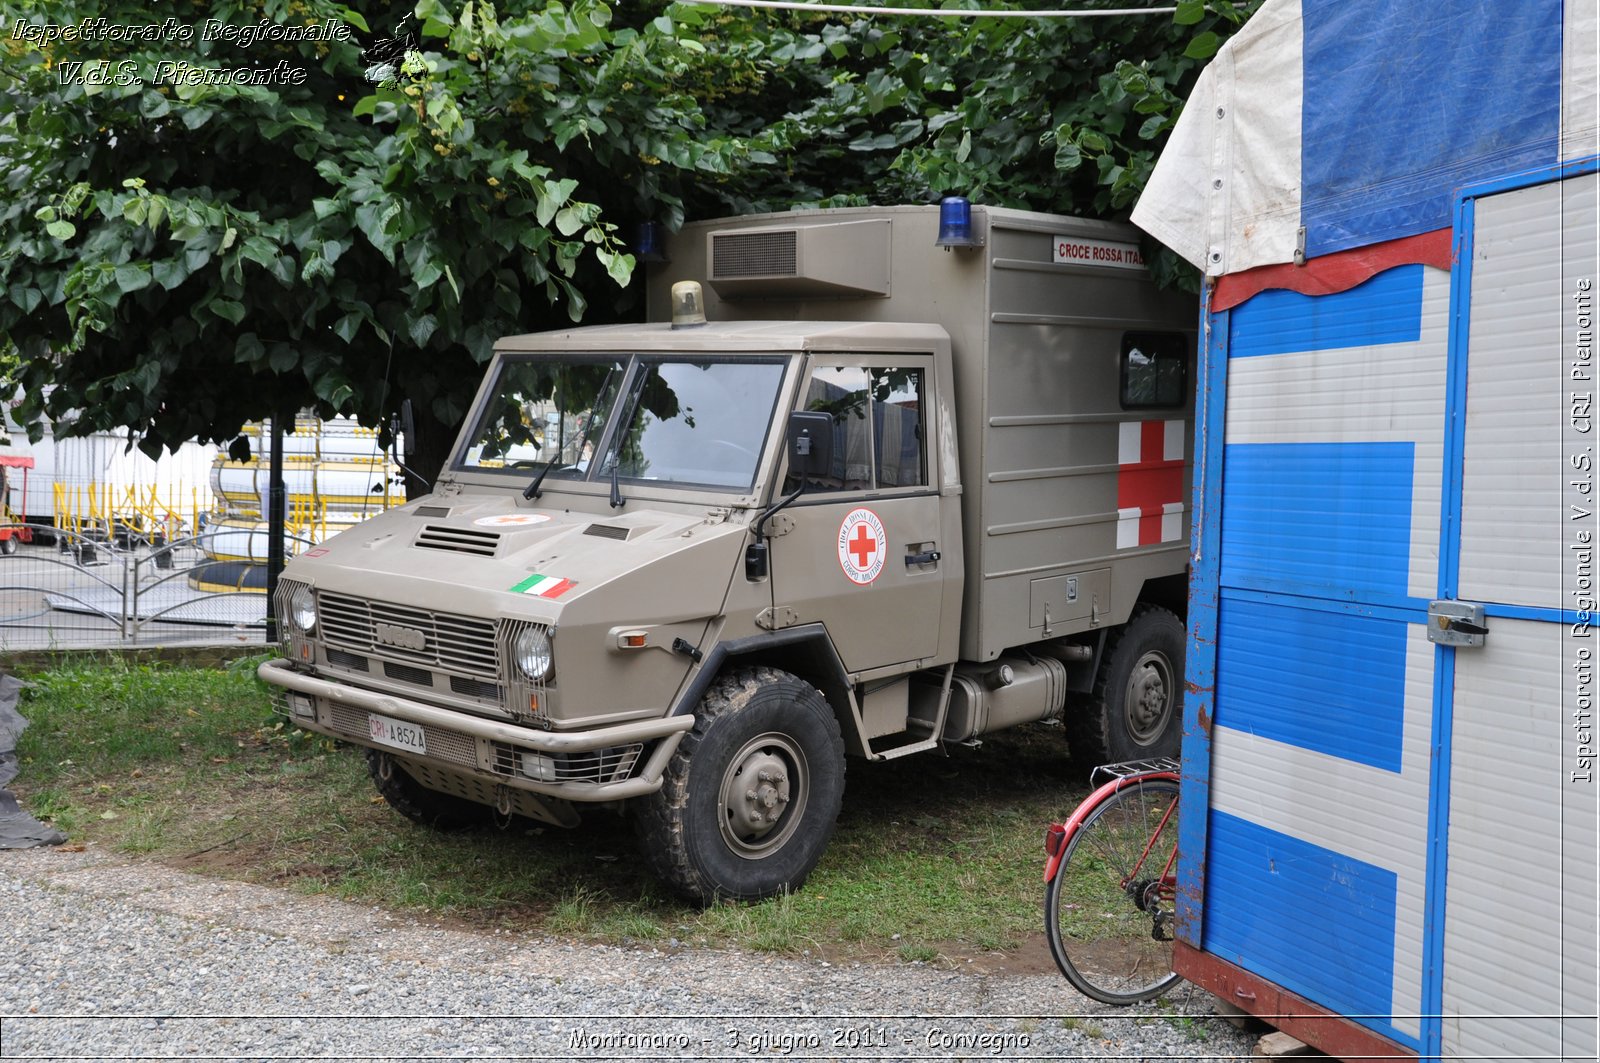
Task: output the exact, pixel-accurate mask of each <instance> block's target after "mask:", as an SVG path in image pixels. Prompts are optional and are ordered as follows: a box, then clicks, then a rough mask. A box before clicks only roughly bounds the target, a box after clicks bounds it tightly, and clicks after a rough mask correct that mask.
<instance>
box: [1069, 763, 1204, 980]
mask: <svg viewBox="0 0 1600 1063" xmlns="http://www.w3.org/2000/svg"><path fill="white" fill-rule="evenodd" d="M1089 781H1090V784H1091V785H1093V786H1095V787H1096V788H1095V790H1094V792H1093V793H1091V794H1090V795H1089V796H1088V797H1087V798H1085V799H1084V801H1083V803H1082V804H1080V805H1079V806H1078V807H1077V808H1076V809H1075V810H1074V811H1073V813H1072V815H1071V816H1070V817H1069V818H1068V819H1067V821H1066V822H1065V823H1052V824H1051V825H1050V829H1049V830H1048V831H1047V832H1046V833H1045V843H1044V847H1045V854H1046V856H1047V859H1046V861H1045V868H1044V880H1045V882H1046V887H1045V894H1044V932H1045V936H1046V937H1047V938H1048V939H1049V941H1050V953H1051V955H1053V956H1054V957H1055V961H1056V966H1058V967H1060V968H1061V973H1062V974H1064V975H1066V976H1067V981H1069V982H1071V983H1072V984H1073V986H1074V987H1076V988H1077V989H1078V991H1079V992H1081V993H1083V994H1085V995H1086V996H1090V997H1093V998H1094V999H1095V1000H1098V1001H1100V1002H1102V1003H1105V1004H1134V1003H1137V1002H1139V1001H1141V1000H1151V999H1153V998H1155V997H1158V996H1160V995H1161V994H1162V993H1165V992H1166V991H1167V990H1168V989H1171V988H1172V986H1173V985H1174V984H1175V983H1176V982H1177V981H1178V976H1177V975H1176V974H1173V973H1172V938H1173V933H1172V932H1173V917H1174V902H1175V900H1176V897H1177V866H1178V762H1177V761H1175V760H1171V759H1167V758H1161V759H1156V760H1138V761H1130V762H1128V763H1124V764H1106V765H1103V766H1101V767H1098V768H1096V769H1095V770H1094V771H1093V772H1092V773H1091V774H1090V777H1089Z"/></svg>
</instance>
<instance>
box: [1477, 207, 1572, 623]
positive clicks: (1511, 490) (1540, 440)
mask: <svg viewBox="0 0 1600 1063" xmlns="http://www.w3.org/2000/svg"><path fill="white" fill-rule="evenodd" d="M1595 190H1596V178H1595V176H1594V175H1590V176H1588V177H1584V178H1574V179H1572V180H1568V181H1564V182H1553V183H1550V184H1546V185H1539V186H1536V187H1534V188H1527V189H1521V190H1519V191H1516V192H1509V193H1505V194H1503V195H1497V196H1490V197H1487V198H1485V199H1483V200H1481V201H1480V202H1479V203H1478V205H1477V217H1476V232H1475V233H1474V248H1473V256H1472V257H1473V267H1472V269H1473V276H1472V309H1471V332H1470V337H1471V338H1470V343H1471V354H1470V357H1469V358H1468V363H1467V421H1466V425H1467V427H1466V449H1465V458H1464V468H1463V479H1462V525H1461V582H1460V591H1461V594H1462V595H1464V596H1465V597H1468V598H1472V599H1475V600H1478V601H1489V602H1506V603H1510V604H1514V605H1526V606H1542V607H1545V608H1560V607H1561V606H1563V605H1564V604H1568V603H1567V602H1566V601H1565V599H1566V597H1567V594H1568V592H1569V591H1570V590H1571V588H1570V587H1568V586H1567V582H1566V581H1565V580H1563V578H1562V572H1563V566H1564V565H1565V563H1566V551H1565V550H1564V549H1563V547H1562V531H1561V529H1562V528H1564V527H1565V526H1566V524H1567V522H1568V520H1569V516H1570V511H1569V510H1568V508H1567V507H1568V504H1569V503H1571V502H1574V501H1583V499H1581V498H1577V497H1574V496H1572V494H1571V492H1570V491H1569V490H1568V489H1567V484H1568V481H1569V480H1571V479H1573V478H1574V477H1573V475H1572V473H1573V468H1572V466H1571V464H1570V459H1571V458H1572V457H1573V456H1575V455H1576V454H1579V453H1582V452H1583V448H1584V447H1585V446H1588V447H1590V448H1592V447H1593V432H1592V431H1590V432H1587V433H1578V432H1574V431H1573V430H1572V427H1571V422H1572V419H1573V418H1574V417H1575V416H1577V415H1578V413H1579V411H1577V410H1576V409H1575V407H1574V402H1575V400H1574V398H1573V394H1574V393H1585V394H1588V395H1589V396H1590V398H1592V397H1593V392H1594V390H1595V389H1594V385H1593V383H1592V382H1591V383H1583V382H1574V381H1572V380H1571V379H1570V378H1569V377H1570V371H1571V368H1572V366H1571V364H1570V363H1571V362H1572V360H1573V357H1572V356H1573V351H1574V350H1575V336H1574V335H1573V334H1574V333H1575V331H1576V327H1577V314H1576V309H1575V306H1574V299H1573V297H1574V295H1576V294H1577V292H1576V289H1575V287H1574V283H1575V282H1574V283H1566V282H1563V279H1562V274H1563V265H1564V263H1563V253H1562V252H1564V254H1565V257H1566V260H1567V262H1568V263H1580V264H1581V263H1583V262H1585V261H1586V262H1587V263H1588V274H1587V275H1588V276H1589V277H1590V279H1591V283H1593V278H1594V272H1593V270H1594V266H1593V263H1594V258H1595V231H1596V216H1595ZM1558 249H1560V250H1559V252H1558ZM1580 268H1581V266H1580ZM1591 344H1592V338H1591ZM1592 365H1593V363H1591V368H1590V372H1589V375H1590V376H1591V377H1592V376H1593V375H1594V374H1593V370H1592ZM1581 412H1582V415H1583V416H1584V417H1586V418H1588V419H1589V420H1590V422H1591V424H1592V419H1593V411H1592V410H1591V409H1588V408H1587V407H1585V408H1584V409H1583V410H1582V411H1581ZM1588 459H1589V460H1590V461H1591V462H1592V461H1593V460H1594V455H1593V453H1592V452H1591V453H1589V454H1588ZM1589 479H1591V480H1592V479H1593V477H1592V475H1591V476H1590V477H1589ZM1590 497H1591V499H1592V496H1590Z"/></svg>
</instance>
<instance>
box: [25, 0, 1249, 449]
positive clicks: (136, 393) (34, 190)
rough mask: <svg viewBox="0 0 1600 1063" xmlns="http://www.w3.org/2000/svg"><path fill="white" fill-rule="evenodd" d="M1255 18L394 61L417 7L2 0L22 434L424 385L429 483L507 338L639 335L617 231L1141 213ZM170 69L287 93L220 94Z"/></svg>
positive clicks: (671, 36)
mask: <svg viewBox="0 0 1600 1063" xmlns="http://www.w3.org/2000/svg"><path fill="white" fill-rule="evenodd" d="M1256 2H1257V0H1208V2H1205V3H1202V2H1201V0H1183V2H1182V3H1180V4H1179V6H1178V11H1177V13H1176V15H1175V16H1172V17H1167V16H1158V17H1147V18H1126V17H1119V18H1094V19H1076V20H1024V19H968V20H956V19H909V18H892V17H859V16H841V15H822V14H812V13H777V12H770V13H769V12H763V11H751V10H747V9H728V8H712V7H705V6H699V5H691V4H669V3H666V2H665V0H640V2H638V3H630V4H626V5H620V4H619V5H615V6H612V5H608V4H606V3H602V2H601V0H567V2H560V0H534V2H520V3H506V4H504V5H503V6H504V7H505V10H504V11H502V10H500V8H499V7H497V6H496V5H495V4H493V3H490V2H489V0H417V2H416V3H415V5H414V7H413V8H411V9H410V13H409V15H408V16H406V21H404V22H403V23H402V24H401V26H400V27H399V32H398V33H395V34H393V35H394V36H396V37H397V39H406V40H407V41H408V43H409V44H410V45H411V47H409V48H407V49H406V50H405V51H404V53H403V55H402V56H399V57H398V58H394V59H391V60H389V61H387V62H378V63H375V64H372V65H371V66H369V65H368V63H367V62H366V61H365V60H363V58H362V54H361V51H362V45H363V42H366V43H370V42H371V41H372V40H373V39H374V38H375V37H378V36H382V35H383V34H384V33H388V32H389V30H388V27H389V26H391V25H393V24H394V22H395V20H396V19H398V18H399V17H401V15H405V13H406V9H405V8H402V9H400V11H399V12H397V13H396V15H394V16H392V17H390V18H386V19H382V20H379V19H375V20H374V22H375V24H374V25H373V26H371V27H370V28H369V26H368V23H367V21H366V20H365V19H364V18H363V17H362V15H361V14H360V13H359V12H357V11H356V10H354V9H353V8H350V7H348V6H345V5H344V4H342V3H339V2H337V0H176V2H173V3H170V4H166V5H163V6H162V8H161V9H160V17H162V18H170V19H172V20H173V21H174V22H175V23H177V24H179V25H183V26H189V27H195V28H196V30H197V31H198V30H199V29H200V28H201V27H204V26H205V25H206V24H207V22H208V20H212V19H215V20H218V22H219V23H221V24H222V25H227V26H236V27H246V28H248V27H251V26H255V25H257V24H258V23H260V22H261V21H262V20H265V21H267V22H268V23H273V24H279V25H293V26H300V25H324V24H327V23H329V22H331V21H334V20H337V21H339V22H342V23H344V24H347V25H348V26H350V27H352V29H353V31H354V32H353V34H352V35H351V37H350V39H348V40H325V41H296V42H285V41H277V40H268V39H263V40H256V41H254V42H253V43H252V44H251V45H250V46H249V47H248V48H244V47H241V46H240V45H239V44H238V43H237V42H236V41H235V42H232V43H230V42H229V41H227V40H226V39H213V40H205V39H204V36H203V34H202V33H200V32H196V33H195V36H194V38H193V39H192V40H190V41H186V42H182V41H173V40H170V39H162V40H155V41H143V40H140V41H126V40H116V41H84V40H73V41H67V40H59V39H58V40H48V41H46V40H34V41H29V40H25V39H19V38H17V37H16V36H15V35H14V34H13V32H12V29H13V26H14V23H15V22H16V21H18V20H20V21H23V22H26V23H30V24H32V25H34V26H42V25H45V24H56V25H66V24H74V23H77V22H79V21H80V20H81V19H83V18H85V17H100V18H104V19H106V21H107V22H108V23H109V24H111V25H148V24H150V23H151V22H152V21H153V20H154V19H155V18H156V17H157V16H156V15H155V14H154V13H152V11H151V10H150V9H149V7H148V5H145V4H140V3H135V2H133V0H19V2H14V3H11V4H9V5H7V7H6V8H4V9H3V11H0V16H3V24H0V39H3V40H4V42H5V47H6V49H7V53H8V54H7V55H6V57H5V58H6V68H7V73H8V76H7V77H6V78H3V79H0V164H3V165H0V186H3V188H4V195H3V196H0V222H3V223H4V230H3V234H0V353H10V354H11V355H12V356H13V357H15V358H17V359H18V362H17V364H16V365H15V367H14V368H7V369H6V370H5V372H6V374H7V375H8V376H11V377H13V378H14V380H15V382H16V383H18V384H20V385H22V387H23V388H24V389H25V396H24V398H23V401H22V404H21V406H20V408H19V409H18V411H17V412H18V414H19V415H20V416H21V417H22V418H23V419H24V420H37V419H39V418H42V417H44V418H50V419H52V420H54V419H58V418H62V417H64V416H66V415H68V414H69V413H73V414H74V415H75V420H74V421H73V423H72V425H71V427H70V428H67V429H65V430H66V431H77V432H90V431H95V430H101V429H111V428H128V429H131V430H132V431H133V433H134V434H135V436H136V437H137V438H138V439H139V440H140V445H141V446H142V447H143V448H144V449H145V450H147V451H148V452H150V453H152V454H154V453H157V452H159V451H160V450H161V448H162V447H163V446H167V445H176V444H177V443H178V442H180V441H182V440H184V439H188V438H200V439H204V440H214V441H218V442H224V441H228V440H230V439H233V438H234V437H235V436H236V435H237V432H238V429H239V426H240V425H241V424H242V422H244V421H246V420H249V419H254V418H258V417H261V416H266V415H272V414H278V415H288V414H290V413H291V412H292V411H294V410H296V409H297V408H300V407H303V406H311V407H313V408H315V409H316V410H317V412H319V413H320V414H322V415H324V416H327V415H331V414H334V413H346V414H354V415H355V416H357V417H359V418H360V419H361V420H362V421H363V422H365V423H367V424H380V423H382V422H383V421H384V420H385V419H386V417H387V416H388V415H389V414H391V413H393V412H394V411H395V410H396V409H397V408H398V406H399V403H400V400H401V399H402V398H404V397H407V396H409V397H411V398H413V399H415V400H417V401H418V403H419V409H418V415H419V421H418V432H419V435H421V436H422V437H423V438H422V439H421V440H419V442H420V443H421V444H422V446H423V452H424V454H425V455H426V456H427V457H426V458H425V459H424V460H423V461H422V464H423V465H424V467H426V465H427V464H428V462H429V461H433V462H435V463H436V462H437V459H438V458H439V457H440V456H441V448H442V446H443V445H444V444H445V443H446V442H448V433H449V432H450V430H451V429H452V428H453V426H454V425H455V424H457V423H458V422H459V421H460V420H461V418H462V416H463V415H464V413H465V409H466V405H467V403H468V401H469V399H470V397H471V394H472V391H473V389H474V387H475V385H476V383H477V379H478V376H479V368H480V366H481V364H482V363H483V362H484V361H485V360H486V359H487V358H488V356H489V353H490V351H491V347H492V344H493V341H494V339H495V337H497V336H500V335H503V334H507V333H515V332H524V331H531V330H537V329H540V328H548V327H553V326H556V325H560V324H563V323H565V322H567V321H578V320H580V319H584V320H596V319H602V320H603V319H614V318H616V317H618V316H626V315H630V314H637V313H638V305H637V304H638V296H637V293H636V292H634V291H632V290H631V289H629V288H628V287H627V286H628V284H629V281H630V279H631V278H632V275H633V272H634V268H635V262H634V259H633V257H632V256H631V255H630V254H628V253H627V251H626V249H625V247H624V246H623V243H622V241H621V240H620V239H619V232H620V230H619V228H618V227H619V226H620V225H625V224H629V223H631V222H633V221H635V220H638V219H643V218H654V219H658V220H661V221H663V222H665V223H666V224H667V225H668V226H669V227H670V228H676V227H677V226H678V225H679V224H681V222H682V221H683V219H684V218H685V217H686V216H701V217H703V216H710V215H713V214H720V213H730V212H746V211H751V210H760V209H785V208H788V207H790V206H793V205H797V204H809V205H842V204H854V203H868V202H871V203H886V202H907V201H921V200H925V199H928V198H931V197H936V196H938V195H941V194H944V193H949V192H959V193H961V194H965V195H968V196H971V197H972V198H973V199H974V200H975V201H977V202H981V203H990V204H996V205H1005V206H1023V207H1029V208H1033V209H1039V210H1055V211H1063V212H1073V213H1083V214H1092V215H1100V216H1121V215H1125V213H1126V211H1127V210H1128V209H1129V207H1130V206H1131V204H1132V203H1133V202H1134V200H1135V199H1136V197H1137V195H1138V193H1139V191H1140V189H1141V188H1143V186H1144V183H1145V181H1146V179H1147V178H1148V175H1149V173H1150V170H1151V167H1152V166H1153V164H1154V160H1155V158H1156V155H1157V153H1158V151H1159V149H1160V146H1161V144H1162V142H1163V141H1164V138H1165V136H1166V133H1167V131H1168V130H1169V129H1170V127H1171V124H1172V122H1173V120H1174V119H1175V117H1176V115H1177V113H1178V109H1179V100H1180V99H1181V97H1182V96H1183V94H1184V93H1185V92H1186V91H1187V89H1188V88H1189V86H1191V85H1192V83H1193V80H1194V77H1195V76H1196V74H1197V72H1198V70H1199V68H1200V66H1201V65H1202V63H1203V60H1204V59H1205V58H1206V57H1207V56H1209V55H1210V54H1212V53H1213V52H1214V51H1215V49H1216V47H1217V45H1218V44H1219V43H1220V41H1221V40H1222V39H1223V38H1224V37H1225V36H1226V35H1227V34H1228V33H1229V32H1231V31H1232V30H1233V29H1234V28H1235V27H1236V26H1237V25H1238V23H1239V22H1240V21H1242V19H1243V17H1244V16H1245V14H1247V13H1248V12H1249V11H1250V10H1253V8H1254V7H1255V5H1256ZM1008 6H1015V5H1014V4H1010V5H1008ZM374 31H377V32H374ZM174 62H184V63H189V64H192V67H193V68H194V69H198V70H205V69H215V70H228V69H239V68H255V69H258V70H277V71H288V72H290V74H292V75H293V76H290V77H285V76H281V75H279V76H275V77H274V78H273V79H271V80H270V83H266V84H235V83H222V84H209V83H201V84H195V83H190V82H189V81H187V80H185V79H183V78H181V77H179V78H174V77H173V76H172V64H173V63H174ZM163 64H166V66H163ZM1157 269H1158V271H1159V272H1160V273H1161V275H1162V276H1163V277H1166V278H1167V279H1176V278H1177V277H1178V272H1177V271H1176V270H1175V269H1174V268H1173V266H1172V264H1171V262H1170V261H1169V262H1165V263H1163V262H1162V261H1160V260H1158V261H1157ZM35 431H36V432H37V426H36V428H35ZM58 431H62V429H60V428H58Z"/></svg>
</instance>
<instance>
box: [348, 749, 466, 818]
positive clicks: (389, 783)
mask: <svg viewBox="0 0 1600 1063" xmlns="http://www.w3.org/2000/svg"><path fill="white" fill-rule="evenodd" d="M385 761H388V765H389V770H388V772H387V774H388V776H389V777H388V778H387V779H386V778H384V775H385V771H384V762H385ZM367 774H368V775H370V776H372V785H374V786H376V787H377V788H378V793H379V794H381V795H382V796H383V799H384V800H385V801H387V802H388V803H389V807H390V808H392V809H394V810H395V811H396V812H398V813H400V814H401V815H402V816H404V817H406V818H407V819H409V820H410V821H411V822H413V823H416V824H420V825H421V826H424V827H432V828H433V829H434V830H444V831H451V830H461V829H463V828H465V827H473V826H477V825H478V824H480V823H484V822H486V821H487V820H488V817H489V810H488V809H487V808H486V807H485V806H483V805H480V804H477V803H476V802H473V801H468V800H466V799H465V798H461V797H456V796H454V795H452V794H442V793H440V792H439V791H437V790H430V789H428V788H427V787H426V786H423V785H422V784H421V783H419V782H418V781H417V780H415V779H413V778H412V777H411V776H410V775H408V774H407V773H406V769H405V768H404V767H402V766H401V764H400V762H399V761H398V760H395V759H394V758H393V757H390V756H389V755H388V754H387V753H381V752H379V751H378V750H376V749H368V750H367Z"/></svg>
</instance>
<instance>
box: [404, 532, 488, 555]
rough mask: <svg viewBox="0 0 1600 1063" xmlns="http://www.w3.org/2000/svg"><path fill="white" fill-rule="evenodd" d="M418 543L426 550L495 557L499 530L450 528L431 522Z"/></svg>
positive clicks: (418, 537) (419, 536)
mask: <svg viewBox="0 0 1600 1063" xmlns="http://www.w3.org/2000/svg"><path fill="white" fill-rule="evenodd" d="M416 545H417V546H420V547H422V548H423V549H426V550H450V551H453V552H455V553H458V554H476V555H477V556H479V557H493V556H494V555H495V551H496V550H497V549H499V547H500V534H499V533H498V532H486V531H478V530H476V529H474V528H448V527H445V526H444V525H441V524H430V525H428V526H427V527H426V528H423V529H422V534H421V535H418V536H417V541H416Z"/></svg>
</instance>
